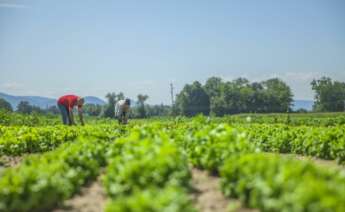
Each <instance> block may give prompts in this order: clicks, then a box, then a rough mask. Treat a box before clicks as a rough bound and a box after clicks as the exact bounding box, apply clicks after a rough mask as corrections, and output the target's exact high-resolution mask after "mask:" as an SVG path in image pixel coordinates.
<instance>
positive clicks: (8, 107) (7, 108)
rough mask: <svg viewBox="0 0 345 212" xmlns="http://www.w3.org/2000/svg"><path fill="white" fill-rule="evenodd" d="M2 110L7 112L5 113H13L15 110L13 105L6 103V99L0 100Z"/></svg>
mask: <svg viewBox="0 0 345 212" xmlns="http://www.w3.org/2000/svg"><path fill="white" fill-rule="evenodd" d="M0 110H5V111H9V112H12V111H13V108H12V106H11V104H10V103H9V102H8V101H6V100H5V99H2V98H0Z"/></svg>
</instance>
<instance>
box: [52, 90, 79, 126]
mask: <svg viewBox="0 0 345 212" xmlns="http://www.w3.org/2000/svg"><path fill="white" fill-rule="evenodd" d="M83 104H84V98H82V97H79V96H75V95H65V96H62V97H60V98H59V99H58V101H57V105H58V107H59V109H60V112H61V116H62V122H63V124H65V125H75V122H74V117H73V107H75V106H77V107H78V115H79V120H80V123H81V125H84V120H83V113H82V107H83Z"/></svg>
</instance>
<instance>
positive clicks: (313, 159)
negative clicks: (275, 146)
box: [281, 154, 345, 169]
mask: <svg viewBox="0 0 345 212" xmlns="http://www.w3.org/2000/svg"><path fill="white" fill-rule="evenodd" d="M281 155H284V156H287V157H293V158H296V159H299V160H305V161H310V162H313V163H315V164H316V165H318V166H322V167H326V168H335V169H345V166H343V165H339V164H338V163H337V162H336V161H335V160H324V159H321V158H316V157H312V156H305V155H296V154H281Z"/></svg>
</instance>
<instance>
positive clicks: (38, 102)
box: [0, 93, 106, 108]
mask: <svg viewBox="0 0 345 212" xmlns="http://www.w3.org/2000/svg"><path fill="white" fill-rule="evenodd" d="M0 98H3V99H5V100H6V101H8V102H9V103H10V104H11V105H12V107H13V108H16V107H17V105H18V104H19V102H21V101H28V102H29V103H30V104H31V105H35V106H38V107H40V108H47V107H50V106H53V105H56V99H53V98H48V97H41V96H13V95H9V94H5V93H0ZM85 103H86V104H97V105H104V104H106V103H105V101H103V100H102V99H100V98H98V97H95V96H86V97H85Z"/></svg>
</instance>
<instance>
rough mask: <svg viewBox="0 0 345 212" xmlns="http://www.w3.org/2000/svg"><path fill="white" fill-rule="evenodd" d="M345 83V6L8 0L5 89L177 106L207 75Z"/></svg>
mask: <svg viewBox="0 0 345 212" xmlns="http://www.w3.org/2000/svg"><path fill="white" fill-rule="evenodd" d="M323 75H327V76H330V77H332V78H334V79H337V80H340V81H345V1H344V0H281V1H279V0H260V1H259V0H251V1H250V0H238V1H230V0H224V1H220V0H214V1H211V0H208V1H203V0H194V1H192V0H189V1H188V0H181V1H177V0H171V1H168V0H157V1H148V0H145V1H144V0H137V1H131V0H123V1H115V0H114V1H96V0H93V1H91V0H90V1H88V0H80V1H76V0H73V1H72V0H69V1H67V0H55V1H52V0H51V1H50V0H44V1H43V0H41V1H34V0H32V1H30V0H22V1H20V0H18V1H16V0H7V1H4V0H0V92H7V93H10V94H16V95H40V96H49V97H58V96H59V95H63V94H66V93H75V94H79V95H95V96H98V97H104V95H105V93H106V92H108V91H114V92H119V91H123V92H124V93H125V94H126V95H127V96H129V97H132V98H134V97H135V96H136V95H137V94H138V93H143V94H148V95H149V96H150V99H149V103H161V102H163V103H169V102H170V93H169V83H170V82H173V83H174V85H175V87H176V89H175V91H176V92H178V91H179V90H180V89H181V88H182V86H183V85H184V84H185V83H191V82H192V81H194V80H199V81H201V82H205V80H206V79H207V78H208V77H211V76H220V77H223V78H224V79H226V80H232V79H234V78H237V77H247V78H248V79H250V80H255V81H260V80H264V79H267V78H270V77H279V78H281V79H283V80H285V81H286V82H287V83H288V84H289V85H290V86H291V87H292V89H293V92H294V95H295V98H296V99H312V98H313V93H312V91H311V89H310V85H309V84H310V81H311V80H312V79H313V78H318V77H320V76H323Z"/></svg>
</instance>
